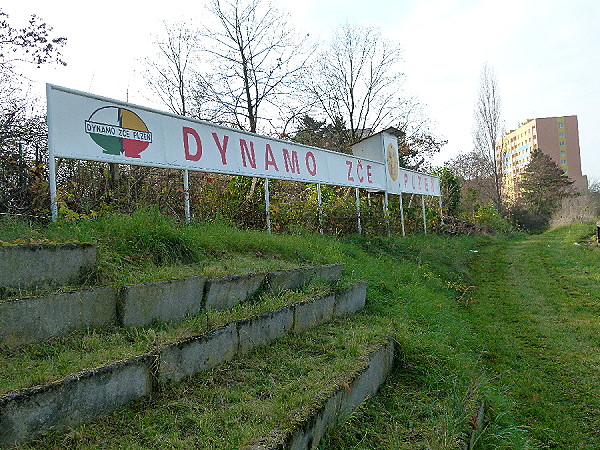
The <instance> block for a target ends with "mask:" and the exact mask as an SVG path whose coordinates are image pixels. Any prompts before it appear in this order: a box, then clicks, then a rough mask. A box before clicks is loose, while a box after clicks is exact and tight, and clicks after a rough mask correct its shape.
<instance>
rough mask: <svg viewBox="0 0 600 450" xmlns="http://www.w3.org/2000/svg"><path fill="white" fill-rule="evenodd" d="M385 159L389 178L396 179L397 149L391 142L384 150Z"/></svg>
mask: <svg viewBox="0 0 600 450" xmlns="http://www.w3.org/2000/svg"><path fill="white" fill-rule="evenodd" d="M385 160H386V162H387V169H388V174H389V175H390V178H391V179H392V180H393V181H396V180H397V179H398V172H399V170H398V150H396V147H394V145H393V144H389V145H388V146H387V149H386V150H385Z"/></svg>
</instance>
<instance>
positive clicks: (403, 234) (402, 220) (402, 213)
mask: <svg viewBox="0 0 600 450" xmlns="http://www.w3.org/2000/svg"><path fill="white" fill-rule="evenodd" d="M400 223H401V224H402V237H404V236H406V232H405V231H404V202H403V201H402V194H400Z"/></svg>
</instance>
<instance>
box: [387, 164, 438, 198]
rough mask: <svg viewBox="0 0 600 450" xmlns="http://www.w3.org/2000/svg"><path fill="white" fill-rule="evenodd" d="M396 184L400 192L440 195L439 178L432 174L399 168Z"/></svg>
mask: <svg viewBox="0 0 600 450" xmlns="http://www.w3.org/2000/svg"><path fill="white" fill-rule="evenodd" d="M397 183H398V185H399V188H400V192H404V193H407V194H421V195H432V196H436V197H439V196H440V195H441V190H440V179H439V178H438V177H436V176H434V175H427V174H425V173H420V172H415V171H414V170H409V169H399V172H398V182H397Z"/></svg>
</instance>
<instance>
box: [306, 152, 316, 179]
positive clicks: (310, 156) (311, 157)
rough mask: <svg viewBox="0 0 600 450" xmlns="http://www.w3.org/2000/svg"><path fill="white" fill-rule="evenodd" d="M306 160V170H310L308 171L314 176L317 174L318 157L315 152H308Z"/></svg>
mask: <svg viewBox="0 0 600 450" xmlns="http://www.w3.org/2000/svg"><path fill="white" fill-rule="evenodd" d="M309 160H310V162H309ZM304 162H305V163H306V170H308V173H310V174H311V175H312V176H313V177H314V176H315V175H316V174H317V159H316V158H315V155H314V154H313V152H306V157H305V158H304ZM311 164H312V167H311Z"/></svg>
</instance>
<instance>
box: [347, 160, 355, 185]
mask: <svg viewBox="0 0 600 450" xmlns="http://www.w3.org/2000/svg"><path fill="white" fill-rule="evenodd" d="M346 165H347V166H348V181H354V178H352V175H350V172H352V161H346Z"/></svg>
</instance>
